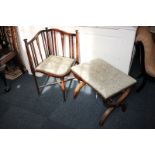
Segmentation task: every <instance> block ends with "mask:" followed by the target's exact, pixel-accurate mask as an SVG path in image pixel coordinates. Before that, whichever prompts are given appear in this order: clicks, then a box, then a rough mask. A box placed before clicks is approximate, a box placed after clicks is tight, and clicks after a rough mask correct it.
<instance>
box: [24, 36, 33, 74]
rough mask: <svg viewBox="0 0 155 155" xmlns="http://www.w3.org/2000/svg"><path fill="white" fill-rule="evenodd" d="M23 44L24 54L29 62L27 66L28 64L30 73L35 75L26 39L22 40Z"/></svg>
mask: <svg viewBox="0 0 155 155" xmlns="http://www.w3.org/2000/svg"><path fill="white" fill-rule="evenodd" d="M24 43H25V48H26V53H27V56H28V61H29V64H30V68H31V72H32V74H33V75H35V69H34V65H33V61H32V57H31V54H30V51H29V47H28V42H27V39H24Z"/></svg>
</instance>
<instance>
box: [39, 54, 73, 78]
mask: <svg viewBox="0 0 155 155" xmlns="http://www.w3.org/2000/svg"><path fill="white" fill-rule="evenodd" d="M73 64H74V59H71V58H67V57H61V56H53V55H51V56H49V57H48V58H47V59H45V60H44V61H43V62H42V63H41V64H39V65H38V66H37V67H36V71H38V72H43V73H47V74H50V75H56V76H64V75H66V74H67V73H69V72H70V67H71V66H72V65H73Z"/></svg>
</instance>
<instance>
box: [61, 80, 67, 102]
mask: <svg viewBox="0 0 155 155" xmlns="http://www.w3.org/2000/svg"><path fill="white" fill-rule="evenodd" d="M61 90H62V94H63V98H64V101H66V96H65V81H64V78H61Z"/></svg>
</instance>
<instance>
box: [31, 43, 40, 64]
mask: <svg viewBox="0 0 155 155" xmlns="http://www.w3.org/2000/svg"><path fill="white" fill-rule="evenodd" d="M30 47H31V51H32V56H33V60H34V63H35V66H37V65H38V61H37V57H36V53H35V49H34V45H33V42H31V43H30Z"/></svg>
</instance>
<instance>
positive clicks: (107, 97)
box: [71, 59, 136, 127]
mask: <svg viewBox="0 0 155 155" xmlns="http://www.w3.org/2000/svg"><path fill="white" fill-rule="evenodd" d="M71 70H72V73H73V74H74V76H75V77H76V78H77V79H78V81H79V83H78V85H77V86H76V88H75V90H74V98H76V97H77V95H78V93H79V92H80V89H81V88H82V87H83V86H84V85H86V84H88V85H89V86H90V87H92V88H93V89H94V90H95V91H96V92H97V93H98V94H99V95H100V96H101V97H102V98H103V101H104V103H105V104H106V107H107V109H106V111H105V112H103V114H102V116H101V119H100V121H99V125H100V127H103V124H104V122H105V120H106V119H107V117H108V116H109V115H110V114H111V112H112V111H113V110H114V109H115V108H117V107H121V108H122V111H125V109H126V108H125V104H124V102H123V101H124V100H125V99H126V97H127V96H128V95H129V93H130V91H131V88H132V86H133V85H134V84H135V83H136V80H135V79H133V78H132V77H130V76H128V75H127V74H125V73H123V72H122V71H120V70H118V69H116V68H115V67H113V66H112V65H110V64H109V63H107V62H106V61H104V60H102V59H94V60H92V61H90V62H88V63H82V64H80V65H76V66H74V67H72V68H71ZM112 98H114V100H113V99H112Z"/></svg>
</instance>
